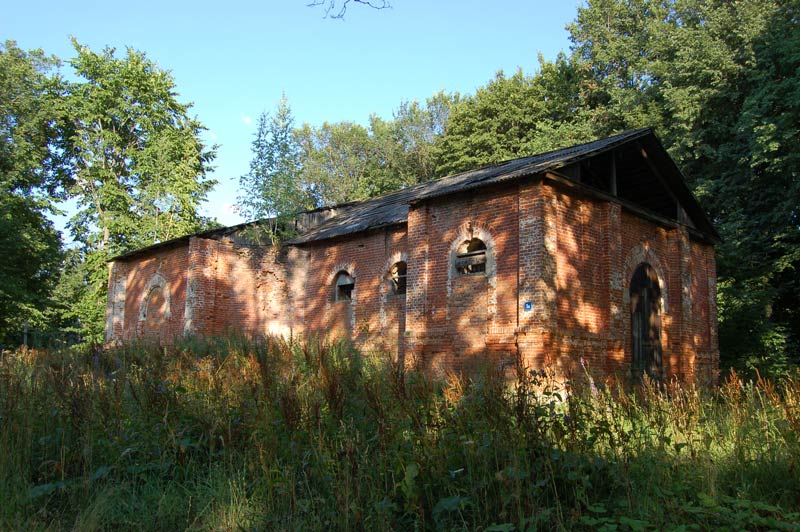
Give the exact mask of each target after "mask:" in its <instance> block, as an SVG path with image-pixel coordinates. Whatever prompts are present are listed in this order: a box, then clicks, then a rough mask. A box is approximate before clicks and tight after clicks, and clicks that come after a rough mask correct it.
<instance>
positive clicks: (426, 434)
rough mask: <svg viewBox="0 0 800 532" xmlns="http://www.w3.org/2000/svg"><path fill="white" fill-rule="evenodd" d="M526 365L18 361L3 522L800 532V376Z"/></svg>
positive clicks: (345, 357) (109, 355) (320, 357)
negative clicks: (629, 383) (722, 377)
mask: <svg viewBox="0 0 800 532" xmlns="http://www.w3.org/2000/svg"><path fill="white" fill-rule="evenodd" d="M521 373H522V375H523V378H522V379H519V380H515V381H513V382H509V381H506V380H504V379H503V378H501V377H500V376H499V375H496V374H494V373H492V371H491V370H490V369H489V368H486V369H485V370H484V371H477V372H476V373H475V375H474V377H473V378H471V379H467V378H460V377H456V376H450V377H448V378H445V379H443V380H442V381H434V380H431V379H430V378H429V377H426V375H425V374H422V373H418V372H415V371H409V372H406V373H402V372H398V371H397V368H396V367H393V365H392V364H391V363H389V362H388V361H387V359H386V358H384V357H382V356H379V355H371V356H366V355H364V356H362V355H360V354H359V353H358V352H356V351H354V350H353V349H351V348H349V347H347V346H346V345H344V344H317V343H311V344H300V343H290V342H285V341H282V340H276V339H273V338H268V339H266V340H264V341H261V342H252V341H248V340H245V339H242V338H237V337H229V338H224V339H216V340H209V341H185V342H183V343H180V344H178V345H175V346H173V347H157V346H150V347H147V346H145V345H136V346H134V345H131V346H127V347H123V348H118V349H112V350H108V351H104V352H91V351H84V352H81V353H79V354H75V353H66V352H60V351H52V352H35V351H24V350H23V351H18V352H14V353H10V352H6V353H4V354H3V355H2V358H1V359H0V449H2V453H0V493H2V494H3V495H2V497H0V528H2V529H30V530H37V529H53V530H58V529H73V528H74V529H77V530H97V529H136V530H139V529H151V530H178V529H194V530H344V529H356V530H359V529H363V530H494V531H499V530H541V529H545V530H550V529H585V530H595V529H601V530H718V529H720V530H797V529H798V525H797V524H796V523H798V522H800V500H798V499H797V493H798V492H800V480H799V479H798V471H797V465H796V464H797V463H798V459H800V441H799V440H798V434H800V378H798V377H797V376H794V377H789V378H786V379H785V380H783V381H781V382H780V383H778V384H775V385H773V384H771V383H769V382H767V381H763V380H759V381H757V382H743V381H742V380H740V379H739V378H737V377H736V376H735V375H732V376H731V377H729V378H728V380H727V381H726V382H725V383H724V384H723V385H722V386H721V387H720V388H719V389H718V390H716V391H714V392H709V391H703V390H699V389H696V388H693V387H690V386H677V385H676V386H672V387H669V388H667V389H664V390H658V389H656V388H654V387H648V386H645V387H644V388H642V389H640V390H636V391H624V390H623V389H622V388H620V387H617V386H615V385H612V384H608V385H607V386H605V387H604V386H600V385H599V384H598V385H597V386H595V384H594V383H592V382H591V379H589V378H588V377H587V376H583V378H582V379H581V380H582V381H583V382H584V383H585V384H584V385H581V386H576V387H572V388H570V390H569V392H568V393H565V392H561V391H558V390H557V389H556V388H554V387H553V385H552V382H551V381H550V380H549V379H548V378H547V377H546V376H542V375H538V374H536V375H534V374H532V373H530V372H528V371H522V372H521ZM579 377H580V376H579ZM598 387H599V388H601V389H600V390H597V388H598Z"/></svg>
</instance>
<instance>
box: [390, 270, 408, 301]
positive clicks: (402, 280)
mask: <svg viewBox="0 0 800 532" xmlns="http://www.w3.org/2000/svg"><path fill="white" fill-rule="evenodd" d="M406 278H407V277H406V263H405V262H404V261H400V262H395V263H394V265H393V266H392V267H391V268H390V269H389V273H388V274H387V275H386V280H387V281H388V283H389V289H390V290H391V293H392V295H396V296H399V295H404V294H405V293H406Z"/></svg>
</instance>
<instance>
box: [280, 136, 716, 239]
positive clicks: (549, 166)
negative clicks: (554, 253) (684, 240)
mask: <svg viewBox="0 0 800 532" xmlns="http://www.w3.org/2000/svg"><path fill="white" fill-rule="evenodd" d="M632 143H640V145H641V146H642V147H643V149H644V150H645V151H646V153H647V154H648V155H649V156H651V157H652V158H653V159H655V162H654V164H656V165H657V166H658V167H659V168H660V169H661V172H660V173H661V174H662V175H661V176H660V178H661V179H663V181H664V184H665V185H666V186H667V187H668V189H669V192H671V193H672V194H673V195H674V196H675V199H676V201H678V202H679V203H680V205H681V207H683V209H684V210H685V211H686V212H687V215H688V216H689V218H690V219H691V220H692V221H693V222H694V225H695V227H696V228H697V229H698V230H699V231H700V232H701V233H703V234H705V235H706V236H708V237H710V238H711V240H714V241H718V240H719V235H718V234H717V232H716V231H715V230H714V227H713V226H712V224H711V222H710V220H709V219H708V217H707V216H706V214H705V212H703V209H702V208H701V207H700V204H699V203H698V202H697V200H696V199H695V197H694V196H693V195H692V193H691V191H690V190H689V188H688V187H687V186H686V183H685V180H684V178H683V175H682V174H681V172H680V170H679V169H678V167H677V166H676V165H675V163H674V162H673V161H672V159H671V158H670V157H669V155H668V154H667V152H666V150H665V149H664V147H663V146H662V145H661V143H660V142H659V141H658V139H657V138H656V136H655V135H654V134H653V131H652V130H651V129H650V128H645V129H636V130H632V131H627V132H625V133H620V134H619V135H614V136H612V137H608V138H605V139H600V140H595V141H592V142H587V143H584V144H578V145H576V146H571V147H569V148H564V149H560V150H554V151H550V152H547V153H541V154H538V155H533V156H530V157H523V158H521V159H514V160H511V161H505V162H502V163H498V164H493V165H489V166H484V167H483V168H479V169H477V170H470V171H467V172H462V173H459V174H455V175H452V176H448V177H444V178H441V179H437V180H435V181H430V182H428V183H422V184H420V185H415V186H412V187H408V188H405V189H402V190H399V191H397V192H392V193H390V194H386V195H384V196H380V197H377V198H372V199H368V200H365V201H361V202H357V203H353V204H349V205H347V206H345V207H344V208H342V209H341V210H340V212H339V213H337V215H336V216H334V217H332V218H330V219H329V220H327V221H326V222H324V223H322V224H320V225H319V226H317V227H315V228H313V229H311V230H309V231H307V232H305V233H303V234H302V235H300V236H298V237H297V238H295V239H293V240H290V241H289V244H305V243H310V242H314V241H318V240H325V239H329V238H335V237H340V236H345V235H349V234H353V233H358V232H361V231H366V230H369V229H379V228H382V227H388V226H391V225H396V224H400V223H404V222H406V221H407V220H408V207H409V205H411V204H414V203H418V202H423V201H426V200H430V199H433V198H438V197H441V196H446V195H450V194H456V193H461V192H465V191H468V190H474V189H478V188H482V187H487V186H491V185H495V184H499V183H505V182H511V181H513V180H516V179H520V178H523V177H526V176H533V175H536V174H543V173H544V172H546V171H550V170H557V169H559V168H562V167H564V166H567V165H570V164H574V163H577V162H580V161H582V160H585V159H589V158H591V157H594V156H597V155H599V154H602V153H606V152H609V151H611V150H614V149H616V148H618V147H620V146H623V145H628V144H632Z"/></svg>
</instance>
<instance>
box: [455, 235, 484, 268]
mask: <svg viewBox="0 0 800 532" xmlns="http://www.w3.org/2000/svg"><path fill="white" fill-rule="evenodd" d="M455 267H456V272H457V273H458V274H459V275H471V274H473V273H486V244H484V243H483V240H481V239H479V238H473V239H472V240H465V241H464V242H462V243H461V245H460V246H458V251H457V254H456V263H455Z"/></svg>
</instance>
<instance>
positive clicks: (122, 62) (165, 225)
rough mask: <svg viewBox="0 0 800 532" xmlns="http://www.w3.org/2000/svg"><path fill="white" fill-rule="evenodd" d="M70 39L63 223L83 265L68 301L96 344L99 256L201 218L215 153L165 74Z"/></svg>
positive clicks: (188, 228)
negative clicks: (70, 211)
mask: <svg viewBox="0 0 800 532" xmlns="http://www.w3.org/2000/svg"><path fill="white" fill-rule="evenodd" d="M73 45H74V47H75V50H76V52H77V56H76V57H75V58H74V59H73V60H72V61H70V64H71V65H72V67H73V68H74V70H75V74H76V75H77V76H78V77H79V78H80V80H81V81H79V82H77V83H73V84H71V85H70V87H69V95H68V97H67V108H68V111H69V116H70V119H71V130H72V134H71V136H70V138H69V139H68V140H69V142H68V144H67V148H66V152H67V154H68V155H69V157H70V160H71V164H72V169H73V176H74V184H73V185H72V186H71V187H70V188H69V194H70V195H71V197H73V198H75V199H76V201H77V204H78V208H79V209H78V213H77V214H76V215H75V216H74V217H73V218H72V220H71V221H70V224H69V227H70V229H71V231H72V235H73V238H74V240H75V241H76V242H77V243H79V245H80V250H81V256H82V258H83V261H82V262H80V263H79V264H80V268H79V269H78V271H77V272H75V273H76V274H78V275H79V276H80V277H81V279H82V281H81V282H73V283H72V286H73V287H75V289H76V290H77V292H78V293H72V294H70V295H69V297H70V299H71V301H72V302H73V306H74V308H75V309H76V312H77V315H76V316H75V317H76V319H77V320H78V321H79V322H80V324H81V328H82V330H83V334H84V338H85V340H86V341H88V342H100V341H101V340H102V332H103V320H102V316H103V312H104V310H103V309H104V305H105V289H106V276H107V270H106V267H105V261H106V260H107V259H108V258H110V257H112V256H113V255H115V254H118V253H121V252H125V251H128V250H131V249H135V248H138V247H141V246H146V245H150V244H154V243H157V242H161V241H164V240H167V239H170V238H173V237H177V236H181V235H184V234H187V233H191V232H195V231H198V230H200V229H202V228H204V227H205V226H206V225H207V224H208V220H206V219H204V218H202V217H201V216H199V214H198V208H199V206H200V204H201V203H202V202H203V201H204V200H205V198H206V194H207V193H208V191H209V190H210V189H211V188H212V187H213V186H214V184H215V181H213V180H211V179H209V178H207V177H206V172H207V171H208V169H209V164H210V162H211V161H212V160H213V158H214V155H215V153H214V151H215V150H214V148H213V147H212V148H208V147H206V146H205V145H204V144H203V143H202V141H201V140H200V138H199V135H200V132H201V131H202V130H203V126H202V125H201V124H200V123H199V122H198V121H197V120H196V119H194V118H192V117H190V116H189V109H190V105H187V104H182V103H180V102H179V101H178V99H177V95H176V93H175V83H174V80H173V78H172V76H171V75H170V74H169V72H167V71H164V70H162V69H160V68H158V66H157V65H155V64H154V63H153V62H152V61H150V60H149V59H148V58H147V57H146V56H145V55H144V54H143V53H141V52H137V51H135V50H133V49H128V50H127V54H126V56H125V57H124V58H118V57H116V55H115V50H114V49H113V48H106V49H105V50H103V52H101V53H96V52H93V51H91V50H90V49H88V48H87V47H85V46H81V45H79V44H78V43H77V42H76V41H74V40H73ZM67 277H69V276H67Z"/></svg>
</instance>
